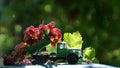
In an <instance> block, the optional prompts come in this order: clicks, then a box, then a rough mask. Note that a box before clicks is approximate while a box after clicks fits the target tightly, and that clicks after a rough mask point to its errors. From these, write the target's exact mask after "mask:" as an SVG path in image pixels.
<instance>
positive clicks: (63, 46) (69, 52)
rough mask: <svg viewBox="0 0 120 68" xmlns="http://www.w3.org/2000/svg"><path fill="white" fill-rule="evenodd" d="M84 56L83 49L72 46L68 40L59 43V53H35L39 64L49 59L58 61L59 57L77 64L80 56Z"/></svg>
mask: <svg viewBox="0 0 120 68" xmlns="http://www.w3.org/2000/svg"><path fill="white" fill-rule="evenodd" d="M81 57H82V54H81V50H80V49H77V48H74V49H73V48H70V47H69V46H68V44H67V43H66V42H61V43H58V44H57V53H51V54H50V55H37V56H36V55H34V56H33V58H35V59H36V60H37V61H36V62H37V64H43V63H45V62H46V61H47V60H48V59H50V60H52V61H56V60H58V59H64V60H67V61H68V63H69V64H76V63H77V62H78V60H79V58H81Z"/></svg>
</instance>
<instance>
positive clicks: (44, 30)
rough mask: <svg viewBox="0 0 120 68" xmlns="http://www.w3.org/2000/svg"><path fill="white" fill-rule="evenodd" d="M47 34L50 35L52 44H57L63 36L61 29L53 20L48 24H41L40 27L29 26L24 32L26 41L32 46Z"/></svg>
mask: <svg viewBox="0 0 120 68" xmlns="http://www.w3.org/2000/svg"><path fill="white" fill-rule="evenodd" d="M45 35H47V36H49V38H50V39H51V41H52V43H51V45H52V46H55V45H56V43H58V42H59V41H60V40H61V38H62V34H61V31H60V30H59V29H58V28H55V22H53V21H52V22H50V23H49V24H47V25H43V24H40V25H39V27H38V28H35V27H34V26H30V27H28V28H27V29H26V30H25V32H24V41H25V42H26V43H27V45H28V46H30V45H33V44H34V43H37V42H40V41H41V40H42V39H44V37H45Z"/></svg>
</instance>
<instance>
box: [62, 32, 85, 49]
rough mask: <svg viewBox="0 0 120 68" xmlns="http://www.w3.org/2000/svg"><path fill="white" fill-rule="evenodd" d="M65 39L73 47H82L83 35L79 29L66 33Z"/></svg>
mask: <svg viewBox="0 0 120 68" xmlns="http://www.w3.org/2000/svg"><path fill="white" fill-rule="evenodd" d="M64 41H65V42H67V43H68V45H69V46H70V47H71V48H79V49H82V43H83V40H82V36H81V35H80V33H79V32H78V31H76V32H73V33H72V34H71V33H64Z"/></svg>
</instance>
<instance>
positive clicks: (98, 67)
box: [0, 64, 119, 68]
mask: <svg viewBox="0 0 120 68" xmlns="http://www.w3.org/2000/svg"><path fill="white" fill-rule="evenodd" d="M0 68H119V67H114V66H109V65H104V64H76V65H68V64H59V65H56V66H55V65H52V66H51V67H50V66H49V65H48V67H45V66H41V65H29V66H0Z"/></svg>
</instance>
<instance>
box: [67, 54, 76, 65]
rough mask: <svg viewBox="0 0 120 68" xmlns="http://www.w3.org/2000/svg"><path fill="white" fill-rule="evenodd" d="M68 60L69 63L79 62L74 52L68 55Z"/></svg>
mask: <svg viewBox="0 0 120 68" xmlns="http://www.w3.org/2000/svg"><path fill="white" fill-rule="evenodd" d="M67 60H68V63H69V64H76V63H77V62H78V58H77V56H76V55H74V54H70V55H68V57H67Z"/></svg>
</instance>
